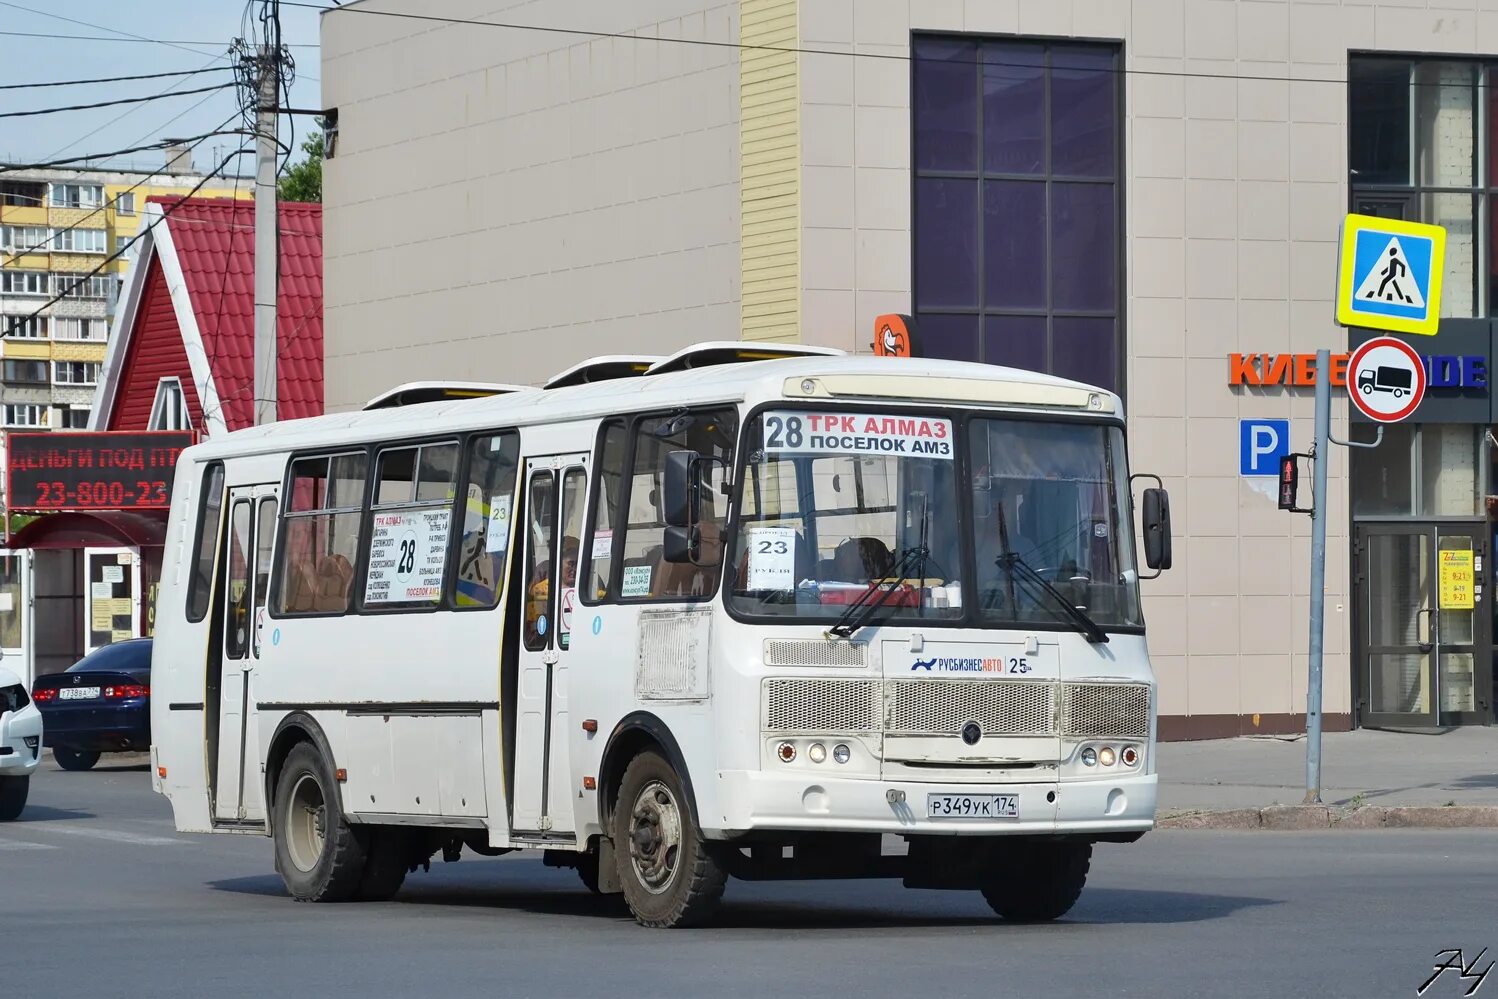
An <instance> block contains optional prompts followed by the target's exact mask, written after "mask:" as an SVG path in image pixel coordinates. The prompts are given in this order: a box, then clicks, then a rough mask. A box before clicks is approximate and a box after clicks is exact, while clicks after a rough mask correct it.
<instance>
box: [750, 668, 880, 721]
mask: <svg viewBox="0 0 1498 999" xmlns="http://www.w3.org/2000/svg"><path fill="white" fill-rule="evenodd" d="M879 708H880V704H879V681H878V680H817V679H801V678H794V679H792V678H785V679H772V680H766V681H765V700H764V719H763V722H764V727H765V729H766V730H767V731H771V732H806V733H812V734H817V733H828V732H877V731H878V730H879V715H880V710H879Z"/></svg>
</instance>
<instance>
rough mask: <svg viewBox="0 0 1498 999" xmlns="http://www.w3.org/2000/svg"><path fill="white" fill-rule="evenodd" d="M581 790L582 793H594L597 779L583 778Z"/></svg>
mask: <svg viewBox="0 0 1498 999" xmlns="http://www.w3.org/2000/svg"><path fill="white" fill-rule="evenodd" d="M583 790H584V791H596V790H598V778H596V777H584V778H583Z"/></svg>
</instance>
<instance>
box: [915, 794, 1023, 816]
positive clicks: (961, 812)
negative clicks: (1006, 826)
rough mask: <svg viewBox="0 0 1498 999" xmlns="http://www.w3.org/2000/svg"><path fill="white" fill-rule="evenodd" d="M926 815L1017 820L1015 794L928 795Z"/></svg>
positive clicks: (1017, 805)
mask: <svg viewBox="0 0 1498 999" xmlns="http://www.w3.org/2000/svg"><path fill="white" fill-rule="evenodd" d="M926 815H927V816H928V817H930V818H933V819H1017V818H1019V795H1017V794H928V795H926Z"/></svg>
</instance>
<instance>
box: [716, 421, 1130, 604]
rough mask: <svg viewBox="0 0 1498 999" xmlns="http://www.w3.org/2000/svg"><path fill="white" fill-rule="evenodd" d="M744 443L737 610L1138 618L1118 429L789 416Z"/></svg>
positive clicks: (732, 569)
mask: <svg viewBox="0 0 1498 999" xmlns="http://www.w3.org/2000/svg"><path fill="white" fill-rule="evenodd" d="M745 448H746V462H745V468H744V474H743V481H742V484H741V485H740V498H739V502H738V503H737V504H736V510H737V515H738V518H739V525H738V530H737V531H735V532H734V534H735V542H734V551H733V558H732V560H731V562H730V564H729V566H728V577H727V578H728V581H729V586H728V587H727V589H728V600H729V603H730V606H731V607H732V608H733V609H734V610H735V611H736V612H737V613H739V614H742V615H745V616H752V617H775V618H785V619H794V620H795V621H797V622H798V623H806V624H811V623H817V624H822V623H826V624H832V623H834V622H838V621H839V620H840V619H842V618H843V615H844V613H845V612H846V611H848V608H849V607H850V606H852V605H853V604H855V603H860V602H862V603H864V604H865V605H867V604H870V603H872V602H874V601H875V600H876V599H878V601H879V604H880V606H879V607H878V608H877V609H876V610H875V612H874V613H873V614H871V615H870V618H869V619H870V620H871V621H873V620H877V622H878V623H889V624H901V623H904V624H909V623H911V622H913V621H918V620H919V621H927V622H930V623H933V624H934V623H947V624H957V623H961V622H964V621H967V622H971V623H974V624H976V625H978V626H980V627H988V628H995V627H997V628H1003V627H1011V628H1016V627H1017V628H1022V627H1027V626H1028V627H1035V626H1040V627H1045V628H1074V627H1081V628H1090V627H1091V626H1092V625H1093V624H1095V625H1096V626H1097V627H1101V628H1108V627H1114V628H1116V627H1137V626H1138V625H1140V624H1141V623H1142V622H1141V617H1140V611H1139V593H1138V574H1137V572H1136V570H1135V565H1134V551H1133V536H1132V532H1131V530H1130V528H1129V524H1130V521H1129V486H1128V473H1127V468H1126V464H1125V461H1124V450H1123V433H1122V431H1121V430H1120V429H1119V428H1118V427H1116V426H1111V425H1104V424H1100V423H1084V422H1061V421H1048V420H1033V419H1015V418H1008V417H977V418H974V419H972V420H970V421H968V423H967V424H966V425H965V426H964V425H963V423H962V422H961V421H956V420H953V419H951V418H949V417H945V416H937V415H935V414H929V413H898V412H897V413H890V412H876V413H870V412H841V413H834V412H819V411H818V412H813V411H793V410H783V411H772V412H767V413H763V414H761V415H760V416H759V417H758V418H757V419H756V420H754V421H753V422H752V423H751V424H750V425H749V426H748V427H747V429H746V437H745ZM959 488H961V489H966V490H968V491H969V497H970V500H971V505H970V507H969V508H968V509H967V510H965V509H964V506H966V505H967V504H964V503H962V502H960V493H959ZM969 510H970V514H969ZM1068 607H1071V608H1073V609H1074V610H1068ZM1076 610H1080V611H1081V612H1082V614H1083V615H1085V618H1083V619H1081V624H1080V625H1079V618H1078V615H1077V614H1076V613H1075V611H1076Z"/></svg>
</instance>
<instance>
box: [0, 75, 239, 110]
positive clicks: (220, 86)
mask: <svg viewBox="0 0 1498 999" xmlns="http://www.w3.org/2000/svg"><path fill="white" fill-rule="evenodd" d="M233 86H236V84H235V83H232V82H230V83H215V84H214V85H213V86H211V87H198V88H196V89H193V90H174V91H172V92H171V93H160V94H147V95H145V96H143V97H118V98H116V99H114V100H112V101H97V102H95V103H93V104H69V105H67V106H66V107H56V108H33V109H32V110H30V111H4V112H0V118H30V117H33V116H35V115H39V114H57V113H59V112H61V111H92V110H93V109H94V108H108V107H115V106H117V105H120V104H143V103H145V102H147V101H159V100H161V99H162V98H165V97H186V96H188V95H189V94H206V93H211V92H213V91H217V90H227V89H228V88H230V87H233Z"/></svg>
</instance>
